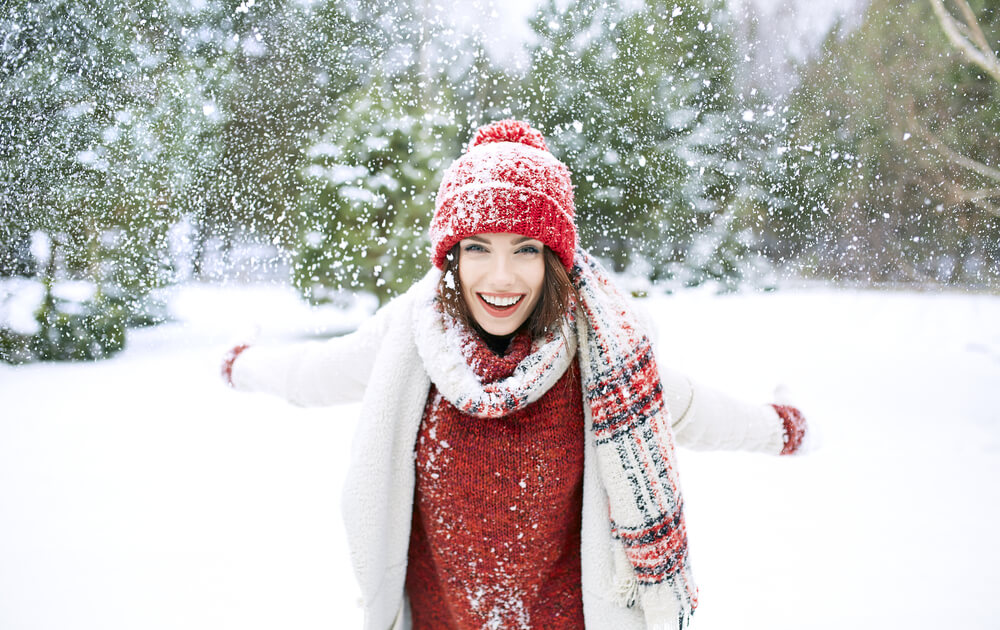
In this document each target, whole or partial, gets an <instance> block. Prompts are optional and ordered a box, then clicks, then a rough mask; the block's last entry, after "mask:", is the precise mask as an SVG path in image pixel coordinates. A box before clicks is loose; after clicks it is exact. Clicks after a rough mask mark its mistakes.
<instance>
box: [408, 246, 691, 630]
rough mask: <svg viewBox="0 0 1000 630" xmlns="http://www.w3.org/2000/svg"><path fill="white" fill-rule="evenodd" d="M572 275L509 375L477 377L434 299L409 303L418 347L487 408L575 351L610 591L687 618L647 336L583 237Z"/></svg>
mask: <svg viewBox="0 0 1000 630" xmlns="http://www.w3.org/2000/svg"><path fill="white" fill-rule="evenodd" d="M570 276H571V278H572V281H573V284H574V286H575V287H576V289H577V291H578V293H579V295H580V298H581V301H580V303H579V304H576V305H574V307H572V308H571V309H570V312H569V313H568V317H567V323H568V326H566V327H564V328H563V329H562V330H559V331H554V332H551V333H549V334H548V335H546V336H545V337H543V338H539V339H536V340H534V341H533V342H532V349H531V353H530V354H529V355H528V356H527V357H526V358H525V359H524V360H523V361H522V362H521V363H520V364H519V365H518V366H517V368H516V369H515V370H514V373H513V374H512V375H511V376H510V377H508V378H506V379H503V380H501V381H497V382H494V383H488V384H483V383H481V382H480V381H479V378H478V377H477V376H476V374H475V372H474V371H473V369H472V367H470V365H469V359H470V357H469V355H468V352H469V344H468V342H467V340H464V335H463V327H462V326H460V325H459V324H457V323H456V322H455V321H454V320H453V319H452V318H451V317H450V316H449V315H448V314H447V313H445V312H444V311H443V309H442V308H441V307H440V304H439V303H438V301H437V300H436V299H432V300H431V301H429V302H428V303H427V304H425V305H420V306H418V307H417V311H416V315H415V317H416V319H415V321H414V325H415V327H416V331H417V334H416V340H417V349H418V351H419V353H420V356H421V359H422V360H423V363H424V367H425V369H426V370H427V373H428V375H429V376H430V378H431V381H432V382H433V383H434V384H435V386H437V388H438V391H440V392H441V394H442V395H443V396H444V397H445V398H447V399H448V401H449V402H451V404H452V405H454V406H455V408H457V409H459V410H461V411H463V412H465V413H467V414H470V415H474V416H478V417H485V418H495V417H500V416H504V415H506V414H508V413H510V412H512V411H514V410H516V409H520V408H522V407H524V406H526V405H528V404H531V403H532V402H534V401H536V400H538V399H539V398H541V396H542V395H543V394H544V393H545V392H546V391H548V389H549V388H550V387H551V386H552V385H553V384H555V382H556V381H558V380H559V378H560V377H561V376H562V374H563V373H564V372H565V371H566V369H567V368H568V367H569V365H570V363H571V362H572V360H573V357H574V355H575V354H577V353H579V364H580V371H581V379H582V389H583V396H584V402H585V405H584V412H585V414H586V416H587V418H588V426H589V427H590V428H591V432H592V439H593V441H594V445H595V449H596V453H597V461H598V470H599V474H600V477H601V481H602V482H603V484H604V488H605V490H606V492H607V495H608V499H609V503H610V517H611V532H612V534H613V536H614V537H615V538H616V539H617V540H618V541H620V542H621V544H622V548H623V550H624V557H626V558H627V560H628V562H627V563H625V562H622V563H620V564H624V565H625V566H618V567H616V571H617V572H620V574H619V575H616V576H615V584H616V588H617V589H618V590H619V593H618V595H619V599H620V601H621V603H622V604H623V605H626V606H632V605H634V604H635V603H636V601H637V599H638V600H641V602H642V607H643V610H644V613H645V617H646V620H647V624H649V625H650V626H652V627H657V628H685V627H687V625H688V624H689V622H690V618H691V615H692V613H693V612H694V608H695V607H696V606H697V601H698V600H697V589H696V587H695V585H694V582H693V580H692V578H691V570H690V565H689V562H688V551H687V531H686V528H685V524H684V509H683V501H682V499H681V493H680V488H679V485H678V474H677V466H676V462H677V460H676V457H675V455H674V441H673V434H672V432H671V429H670V417H669V412H668V410H667V407H666V404H665V402H664V400H663V388H662V385H661V383H660V376H659V373H658V372H657V368H656V360H655V359H654V356H653V348H652V345H651V344H650V341H649V338H648V337H647V336H646V335H645V334H644V333H643V331H642V330H641V329H640V328H639V326H638V324H637V321H636V318H635V316H634V315H633V313H632V311H631V309H630V307H629V305H628V303H627V301H626V299H625V298H624V297H623V296H622V295H621V293H619V292H618V290H617V289H616V288H615V287H614V285H613V284H612V283H611V282H610V279H609V278H608V275H607V272H605V271H604V269H603V268H602V267H601V266H600V264H598V263H597V261H596V260H594V259H593V258H591V257H590V256H589V255H588V254H587V253H586V252H584V251H583V250H582V249H578V250H577V252H576V256H575V257H574V265H573V269H572V271H571V274H570ZM620 556H621V554H619V557H620ZM674 615H676V618H673V617H674ZM667 616H669V617H670V618H664V617H667Z"/></svg>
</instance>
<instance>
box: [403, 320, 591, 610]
mask: <svg viewBox="0 0 1000 630" xmlns="http://www.w3.org/2000/svg"><path fill="white" fill-rule="evenodd" d="M530 345H531V344H530V339H529V338H528V336H527V335H524V334H521V335H517V336H515V337H514V339H513V340H512V341H511V345H510V348H508V351H507V353H506V354H505V355H503V356H497V355H496V354H494V353H493V352H492V351H491V350H490V349H489V347H488V346H487V345H486V343H485V342H482V341H481V340H479V341H478V347H477V348H476V349H475V353H474V355H473V356H472V357H470V365H472V366H473V367H474V369H475V371H476V374H477V375H478V376H479V378H480V379H481V380H482V382H484V383H490V382H494V381H497V380H500V379H503V378H506V377H508V376H510V374H511V373H512V372H513V371H514V368H515V367H516V366H517V364H518V363H519V362H520V361H521V360H522V359H523V358H524V357H525V356H527V354H528V353H529V351H530ZM583 448H584V419H583V409H582V395H581V391H580V373H579V369H578V368H577V366H576V363H575V362H574V363H573V364H572V365H571V367H570V368H569V369H567V370H566V373H565V374H564V375H563V376H562V377H561V378H560V379H559V380H558V381H557V383H556V384H555V385H554V386H553V387H551V388H550V389H549V391H547V392H546V393H545V394H544V395H543V396H542V398H540V399H539V400H537V401H536V402H534V403H533V404H531V405H529V406H528V407H526V408H524V409H522V410H520V411H517V412H514V413H511V414H508V415H506V416H504V417H501V418H477V417H474V416H470V415H465V414H463V413H462V412H460V411H458V410H457V409H455V407H454V406H452V405H451V403H449V402H448V401H447V400H446V399H445V398H444V397H442V396H441V394H440V393H439V392H438V391H437V389H436V388H435V387H433V386H432V387H431V390H430V394H429V396H428V399H427V405H426V407H425V410H424V419H423V422H422V423H421V426H420V432H419V435H418V437H417V444H416V452H415V455H416V468H417V480H416V489H415V493H414V494H415V496H414V508H413V523H412V528H411V533H410V549H409V560H408V568H407V575H406V591H407V593H408V595H409V598H410V604H411V608H412V617H413V628H414V630H431V629H433V630H439V629H452V630H462V629H475V630H480V629H481V628H511V629H522V628H552V629H556V630H559V629H570V628H572V629H582V628H583V626H584V624H583V596H582V593H581V587H580V529H581V512H582V501H583Z"/></svg>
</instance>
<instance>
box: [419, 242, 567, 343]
mask: <svg viewBox="0 0 1000 630" xmlns="http://www.w3.org/2000/svg"><path fill="white" fill-rule="evenodd" d="M543 257H544V258H543V260H544V262H545V276H544V278H543V279H542V294H541V296H539V298H538V302H537V303H536V304H535V308H534V310H532V311H531V315H529V316H528V319H526V320H525V321H524V323H523V324H521V328H520V329H518V331H519V332H520V331H521V330H527V331H528V332H529V333H530V334H531V338H532V339H534V338H536V337H540V336H542V335H544V334H545V333H547V332H548V331H550V330H552V329H554V328H555V327H556V326H559V325H561V324H562V323H563V322H564V321H565V318H566V311H567V310H569V307H570V304H576V303H579V294H578V293H577V291H576V287H574V286H573V282H572V281H571V280H570V279H569V273H568V272H567V271H566V267H563V264H562V262H561V261H560V260H559V256H557V255H556V253H555V252H554V251H552V250H551V249H549V247H548V246H545V248H544V250H543ZM458 258H459V244H458V243H456V244H455V245H454V246H452V248H451V250H450V251H449V252H448V254H447V255H446V256H445V259H444V273H443V274H441V280H440V281H439V282H438V295H439V296H440V297H441V303H442V305H443V306H444V310H445V311H447V312H448V314H449V315H451V316H452V317H454V318H455V319H457V320H458V321H460V322H462V323H463V324H465V325H466V326H468V327H469V328H471V329H472V330H475V331H476V332H477V333H480V334H481V333H482V332H483V329H482V328H481V327H480V326H479V325H478V324H477V323H476V320H475V318H473V317H472V313H471V311H469V305H468V304H466V303H465V298H464V297H462V286H461V284H459V279H458Z"/></svg>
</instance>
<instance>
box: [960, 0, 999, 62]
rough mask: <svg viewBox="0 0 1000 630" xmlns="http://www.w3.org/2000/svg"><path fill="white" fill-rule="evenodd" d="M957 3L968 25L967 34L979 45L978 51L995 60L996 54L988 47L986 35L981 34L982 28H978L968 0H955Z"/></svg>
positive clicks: (977, 22)
mask: <svg viewBox="0 0 1000 630" xmlns="http://www.w3.org/2000/svg"><path fill="white" fill-rule="evenodd" d="M955 3H956V4H958V8H959V10H961V12H962V18H964V19H965V23H966V24H968V25H969V32H970V33H971V35H970V36H969V37H970V39H972V41H973V42H975V44H976V46H978V47H979V51H980V52H982V53H983V54H984V55H986V56H987V57H992V58H993V61H994V62H995V61H996V55H994V54H993V49H992V48H991V47H990V43H989V42H988V41H986V35H984V34H983V29H981V28H979V20H977V19H976V14H975V13H974V12H973V11H972V7H970V6H969V2H968V0H955Z"/></svg>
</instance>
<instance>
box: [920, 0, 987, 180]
mask: <svg viewBox="0 0 1000 630" xmlns="http://www.w3.org/2000/svg"><path fill="white" fill-rule="evenodd" d="M932 1H933V0H932ZM907 125H908V126H909V128H910V132H911V133H913V134H914V135H917V136H920V137H921V138H923V139H924V140H926V141H927V143H928V144H929V145H930V146H931V147H932V148H933V149H934V150H935V151H937V152H938V153H939V154H940V155H941V156H942V157H944V158H946V159H947V160H948V161H950V162H952V163H954V164H957V165H958V166H961V167H962V168H965V169H968V170H970V171H972V172H974V173H978V174H980V175H982V176H983V177H985V178H987V179H990V180H993V181H995V182H998V183H1000V169H998V168H994V167H992V166H990V165H988V164H984V163H982V162H980V161H978V160H974V159H972V158H969V157H966V156H964V155H962V154H961V153H959V152H958V151H955V150H954V149H952V148H951V147H949V146H948V145H946V144H945V143H944V142H942V141H941V140H939V139H938V138H937V137H936V136H935V135H934V134H932V133H931V132H930V131H929V130H928V129H926V128H925V127H924V126H923V125H921V124H920V121H918V120H917V118H916V116H914V115H912V114H911V115H910V116H908V117H907Z"/></svg>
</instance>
